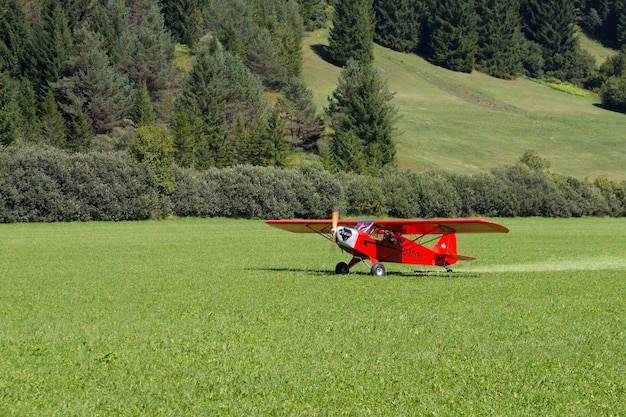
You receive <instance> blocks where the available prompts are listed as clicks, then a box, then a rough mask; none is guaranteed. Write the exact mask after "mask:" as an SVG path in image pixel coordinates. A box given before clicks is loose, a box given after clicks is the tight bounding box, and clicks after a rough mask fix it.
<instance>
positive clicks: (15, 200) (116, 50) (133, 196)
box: [0, 0, 626, 222]
mask: <svg viewBox="0 0 626 417" xmlns="http://www.w3.org/2000/svg"><path fill="white" fill-rule="evenodd" d="M623 4H624V3H623V2H621V1H619V2H618V1H617V0H598V1H596V0H593V1H588V2H583V3H581V2H574V1H573V0H547V1H540V0H523V1H520V2H518V1H517V0H505V1H498V2H495V1H490V0H475V1H467V0H442V1H430V0H393V1H392V0H353V1H340V0H336V1H334V2H332V4H328V3H327V2H326V1H324V0H298V1H296V0H220V1H215V0H164V1H163V2H160V3H159V2H155V1H153V0H3V1H2V2H0V146H2V149H0V162H2V163H1V164H0V222H3V221H42V220H43V221H58V220H109V219H110V220H121V219H137V218H146V217H162V216H167V215H169V214H171V213H174V214H179V215H194V216H195V215H199V216H207V215H208V216H212V215H220V216H242V217H264V216H294V215H295V216H299V217H319V216H324V215H325V213H326V214H327V213H328V212H329V210H332V209H335V208H336V207H343V208H345V209H346V212H348V213H351V212H352V213H365V214H368V213H369V214H373V215H390V216H398V217H403V216H416V217H419V216H450V215H493V216H498V215H500V216H516V215H547V216H570V215H592V214H596V215H615V216H621V215H624V213H625V211H624V210H625V207H626V200H625V199H626V182H621V183H620V182H615V181H621V180H623V177H620V176H619V175H617V176H616V177H614V178H616V179H615V180H614V179H613V178H611V177H607V176H606V175H602V174H603V171H600V170H598V169H597V168H598V167H597V166H596V167H594V169H590V170H588V171H587V173H589V172H591V176H590V177H589V176H588V175H587V174H586V173H585V172H584V171H583V172H581V171H578V172H574V171H573V170H572V171H571V172H565V173H564V174H561V173H560V172H558V171H557V172H555V171H552V170H551V169H550V164H551V161H553V160H554V166H555V167H559V169H560V168H562V167H565V168H566V171H569V168H568V165H567V164H563V161H570V162H571V161H574V162H573V164H570V165H569V167H572V166H573V165H576V166H582V167H584V166H585V164H587V163H589V161H594V160H596V158H595V156H596V155H602V158H600V159H599V164H600V168H602V165H603V164H604V161H607V160H614V161H617V162H614V163H615V164H616V165H614V166H617V167H623V163H621V162H619V161H620V158H623V150H620V148H619V145H620V144H621V145H623V143H624V142H623V138H618V139H615V136H613V137H604V133H603V132H605V131H607V129H608V130H614V131H620V130H622V129H623V128H622V126H623V121H621V120H623V119H619V120H618V119H617V118H618V117H624V116H623V115H622V114H619V113H616V112H610V111H608V110H606V109H607V108H611V109H614V110H618V111H624V110H626V59H625V56H624V53H617V54H615V55H614V56H612V57H609V58H608V59H606V61H605V62H604V63H603V64H602V65H601V66H600V67H598V66H597V62H596V60H595V59H594V57H593V56H591V55H590V54H589V53H587V52H586V51H585V50H584V49H583V48H581V47H580V43H579V41H578V34H577V33H578V32H577V30H578V29H577V28H582V29H583V30H585V31H586V32H587V33H588V34H589V35H590V36H593V37H595V38H596V39H598V40H599V41H602V42H604V43H605V44H606V45H610V46H612V47H615V48H617V47H619V46H621V45H622V43H623V42H624V40H625V39H624V38H625V37H624V36H623V34H622V32H621V31H622V30H623V28H624V27H626V26H624V25H622V24H621V23H620V22H622V21H624V5H623ZM319 34H323V39H322V40H320V41H319V42H315V43H312V42H311V39H315V36H317V35H319ZM433 64H434V65H433ZM313 66H316V67H313ZM530 79H532V80H534V81H529V80H530ZM516 82H522V83H524V84H523V86H524V88H523V89H521V90H515V91H516V93H514V94H513V96H511V95H510V94H509V93H507V91H509V92H510V91H513V90H509V89H508V88H504V86H505V84H503V83H507V84H506V85H510V84H509V83H516ZM545 83H549V84H551V85H559V86H560V88H566V89H570V90H571V91H570V92H574V93H578V92H581V91H582V92H585V94H587V93H589V92H592V91H594V92H595V93H598V94H599V95H598V96H596V97H599V98H600V99H601V103H600V102H599V100H596V101H595V102H594V101H593V99H589V100H588V101H586V102H585V103H583V105H582V106H579V107H577V108H576V109H577V110H576V111H575V112H573V113H572V112H571V110H572V109H573V108H574V105H573V104H571V102H570V104H567V105H564V103H565V100H559V99H555V98H554V97H555V96H551V95H549V94H544V92H546V91H550V92H551V93H554V94H560V95H561V96H560V97H566V94H565V93H562V92H554V91H553V90H550V89H549V88H548V87H546V86H545ZM559 83H560V84H559ZM520 91H522V92H521V93H520ZM528 92H531V93H530V94H529V93H528ZM321 93H322V94H323V95H324V96H327V97H328V99H327V97H320V94H321ZM595 93H593V94H595ZM507 94H509V96H507ZM589 94H592V93H589ZM541 96H542V97H544V98H545V99H546V100H545V101H542V100H539V99H538V98H539V97H541ZM459 102H461V103H467V104H469V106H465V107H464V106H459V105H458V104H459ZM594 104H596V106H594ZM584 106H588V108H590V109H593V111H589V112H588V113H587V116H589V115H591V118H592V119H593V118H596V117H597V121H598V125H602V126H603V127H602V129H604V130H602V129H597V128H596V127H595V126H592V125H590V124H588V123H586V122H581V121H580V119H583V118H584V117H583V115H584V114H585V110H584V109H583V107H584ZM321 107H324V109H322V108H321ZM467 109H470V110H469V111H468V110H467ZM476 109H479V110H480V111H477V110H476ZM433 110H434V111H433ZM483 110H486V111H483ZM437 113H438V114H439V115H444V116H447V118H445V117H444V118H443V119H439V120H437V119H436V118H435V116H436V114H437ZM569 113H572V115H571V117H569V118H561V116H562V115H563V114H569ZM600 114H602V115H604V114H610V115H612V117H614V118H613V119H611V120H612V121H611V122H610V123H605V122H606V121H607V120H608V119H602V117H603V116H599V115H600ZM515 117H519V118H518V119H514V118H515ZM542 117H547V119H546V121H544V119H542ZM587 120H588V119H587ZM528 122H531V123H532V127H529V125H528ZM570 125H571V126H570ZM605 125H606V126H605ZM564 127H567V129H569V130H563V129H564ZM532 129H535V130H536V131H537V132H541V138H542V140H543V144H542V145H541V146H535V145H538V144H540V142H538V141H535V142H530V141H528V140H527V139H525V138H524V137H523V135H521V133H522V132H523V131H526V130H532ZM575 131H576V132H582V134H581V135H579V136H577V137H576V138H574V137H573V136H572V137H570V136H569V134H570V133H571V132H575ZM564 132H565V134H563V133H564ZM598 132H600V133H599V134H598ZM585 135H587V139H588V138H591V139H592V140H593V141H594V142H593V143H591V142H590V141H589V140H587V143H586V144H585V145H584V147H583V145H582V143H583V142H584V136H585ZM594 135H595V136H594ZM494 138H497V140H494ZM552 143H558V146H554V147H552V146H551V144H552ZM616 145H618V146H616ZM533 148H538V150H539V151H540V152H541V153H544V152H545V153H546V154H547V156H548V158H545V157H544V156H542V154H540V153H537V150H533ZM504 149H509V150H508V151H506V152H503V150H504ZM511 149H512V151H511ZM581 149H583V152H582V153H581V152H580V150H581ZM607 149H611V151H610V152H608V151H607ZM621 149H623V147H622V148H621ZM507 152H508V153H507ZM599 152H600V153H599ZM602 152H604V154H602ZM611 152H613V153H612V154H611ZM478 154H480V155H481V157H482V158H483V159H482V160H476V159H472V158H474V157H475V156H476V155H478ZM416 155H418V156H416ZM424 155H425V157H424ZM555 158H556V159H555ZM558 158H561V159H560V160H559V159H558ZM577 158H578V159H577ZM487 160H488V161H489V162H488V163H487V162H485V161H487ZM427 161H431V163H430V164H429V163H426V162H427ZM432 161H438V163H441V165H437V164H433V163H432ZM578 161H580V163H578ZM621 161H623V159H621ZM596 163H598V162H596ZM252 166H259V167H258V168H257V167H252ZM442 166H443V167H445V168H446V171H445V172H442V171H437V170H430V171H429V170H428V169H430V168H440V167H442ZM461 166H462V167H464V170H463V169H459V167H461ZM231 167H233V168H231ZM262 167H272V168H262ZM290 167H297V168H298V169H297V170H283V168H290ZM397 167H399V168H401V169H397ZM407 167H408V168H411V170H403V169H402V168H407ZM275 168H279V169H275ZM448 169H451V170H448ZM618 169H619V168H617V169H615V171H613V172H611V174H614V173H615V172H623V169H622V170H621V171H618ZM468 170H469V171H468ZM325 171H328V172H325ZM342 171H345V173H344V172H342ZM466 171H467V172H466ZM572 172H573V174H572ZM363 174H365V175H363ZM458 174H462V175H458ZM474 174H475V175H474ZM572 175H576V177H574V176H572ZM392 184H393V185H394V186H393V192H391V185H392ZM242 187H243V188H242ZM226 190H229V191H226ZM272 190H273V191H272ZM216 195H219V196H221V197H220V198H218V200H219V201H218V200H216V199H215V198H216V197H215V196H216Z"/></svg>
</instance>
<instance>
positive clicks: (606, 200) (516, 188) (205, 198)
mask: <svg viewBox="0 0 626 417" xmlns="http://www.w3.org/2000/svg"><path fill="white" fill-rule="evenodd" d="M527 156H528V155H527ZM522 160H523V161H525V163H522V162H518V163H516V164H514V165H506V166H501V167H498V168H495V169H493V170H492V171H491V172H490V173H481V174H476V175H471V176H464V175H453V174H448V173H444V172H437V171H431V172H423V173H418V172H414V171H409V170H398V169H390V170H385V171H382V172H381V173H379V174H377V175H376V176H364V175H357V174H347V173H342V174H336V175H333V174H330V173H328V172H326V171H318V170H315V169H310V168H309V169H303V168H301V169H295V170H281V169H277V168H263V167H255V166H248V165H242V166H235V167H230V168H226V169H218V168H212V169H209V170H207V171H204V172H199V171H196V170H193V169H187V168H178V167H175V168H174V176H173V178H174V181H173V186H174V188H173V190H172V191H171V192H170V191H167V190H164V189H163V187H159V186H158V185H156V184H155V183H154V180H153V176H152V174H153V173H152V172H151V170H150V167H149V166H148V165H147V164H144V163H138V162H135V161H133V160H132V158H131V157H130V156H129V155H128V154H127V153H121V152H111V153H89V154H78V153H77V154H67V153H65V152H63V151H60V150H57V149H53V148H50V147H45V146H39V147H35V146H30V147H29V146H15V145H14V146H10V147H8V148H3V149H0V222H4V223H6V222H53V221H87V220H140V219H148V218H162V217H165V216H168V215H170V214H172V213H173V214H174V215H176V216H183V217H186V216H193V217H217V216H219V217H238V218H251V219H268V218H277V219H280V218H294V217H295V218H309V219H313V218H318V219H328V218H330V216H331V213H332V211H334V210H339V211H340V212H341V213H342V214H343V215H344V216H351V217H358V216H368V217H369V216H371V217H381V216H392V217H398V218H436V217H456V216H490V217H511V216H545V217H569V216H590V215H595V216H603V215H609V216H624V215H626V182H622V183H616V182H613V181H610V180H609V179H608V178H606V177H599V178H597V179H596V180H595V181H594V182H593V183H590V182H588V181H582V180H579V179H576V178H572V177H567V176H562V175H558V174H555V173H553V172H550V171H549V170H548V169H547V165H546V164H538V163H529V162H532V161H535V162H536V158H531V159H529V158H522Z"/></svg>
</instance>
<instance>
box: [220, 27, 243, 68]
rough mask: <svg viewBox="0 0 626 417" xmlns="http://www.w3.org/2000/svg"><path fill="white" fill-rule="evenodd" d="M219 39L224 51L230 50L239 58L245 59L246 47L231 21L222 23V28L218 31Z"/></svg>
mask: <svg viewBox="0 0 626 417" xmlns="http://www.w3.org/2000/svg"><path fill="white" fill-rule="evenodd" d="M219 39H220V42H221V43H222V46H223V47H224V50H225V51H226V52H230V53H231V54H232V55H234V56H236V57H239V58H240V59H245V57H246V47H245V45H244V43H243V40H242V38H241V35H239V33H238V32H237V30H236V29H235V26H234V24H233V22H232V21H230V20H229V21H228V22H226V23H225V24H224V26H223V28H222V30H221V31H220V32H219Z"/></svg>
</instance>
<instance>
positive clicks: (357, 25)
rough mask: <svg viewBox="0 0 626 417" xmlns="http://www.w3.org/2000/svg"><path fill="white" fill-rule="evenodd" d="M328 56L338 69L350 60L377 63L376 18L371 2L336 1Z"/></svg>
mask: <svg viewBox="0 0 626 417" xmlns="http://www.w3.org/2000/svg"><path fill="white" fill-rule="evenodd" d="M333 5H334V9H335V12H334V14H333V26H332V29H331V30H330V33H329V36H328V55H329V56H330V58H331V59H332V60H333V61H335V62H336V63H337V64H338V65H340V66H344V65H346V63H347V62H348V60H350V59H355V60H357V61H359V62H360V63H361V64H363V65H369V64H371V63H372V62H374V17H373V11H372V2H371V0H335V1H334V3H333Z"/></svg>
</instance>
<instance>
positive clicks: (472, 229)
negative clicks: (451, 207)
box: [374, 219, 509, 235]
mask: <svg viewBox="0 0 626 417" xmlns="http://www.w3.org/2000/svg"><path fill="white" fill-rule="evenodd" d="M374 224H375V225H376V227H378V228H380V229H385V230H390V231H392V232H395V233H399V234H402V235H443V234H448V233H508V232H509V229H508V228H506V227H505V226H502V225H501V224H498V223H494V222H492V221H489V220H485V219H441V220H375V221H374Z"/></svg>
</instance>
